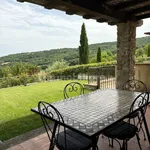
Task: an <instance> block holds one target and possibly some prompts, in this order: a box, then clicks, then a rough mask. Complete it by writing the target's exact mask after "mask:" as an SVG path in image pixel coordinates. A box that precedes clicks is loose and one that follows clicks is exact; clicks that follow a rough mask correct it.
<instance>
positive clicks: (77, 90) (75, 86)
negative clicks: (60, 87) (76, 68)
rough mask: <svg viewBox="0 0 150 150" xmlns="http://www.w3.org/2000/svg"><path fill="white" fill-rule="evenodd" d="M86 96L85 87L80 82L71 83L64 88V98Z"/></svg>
mask: <svg viewBox="0 0 150 150" xmlns="http://www.w3.org/2000/svg"><path fill="white" fill-rule="evenodd" d="M81 94H84V87H83V85H82V84H80V83H79V82H70V83H68V84H67V85H66V86H65V87H64V98H65V99H66V98H69V97H72V96H74V95H81Z"/></svg>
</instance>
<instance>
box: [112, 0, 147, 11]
mask: <svg viewBox="0 0 150 150" xmlns="http://www.w3.org/2000/svg"><path fill="white" fill-rule="evenodd" d="M143 3H145V1H143V0H132V1H126V2H124V3H121V4H119V5H117V6H115V7H114V8H115V9H117V10H121V9H127V8H129V7H134V6H136V5H139V4H143Z"/></svg>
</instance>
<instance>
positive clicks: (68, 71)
mask: <svg viewBox="0 0 150 150" xmlns="http://www.w3.org/2000/svg"><path fill="white" fill-rule="evenodd" d="M115 64H116V61H112V62H101V63H92V64H84V65H75V66H70V67H67V68H64V69H59V70H54V71H51V72H49V73H48V74H47V78H49V77H50V76H51V77H52V78H53V79H57V78H62V77H67V78H68V77H70V78H74V77H75V76H76V77H77V75H78V74H80V73H88V70H89V68H90V67H100V66H112V65H115Z"/></svg>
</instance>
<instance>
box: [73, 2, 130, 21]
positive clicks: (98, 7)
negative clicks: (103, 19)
mask: <svg viewBox="0 0 150 150" xmlns="http://www.w3.org/2000/svg"><path fill="white" fill-rule="evenodd" d="M72 4H74V5H77V6H80V7H83V8H86V9H89V10H91V11H95V12H97V13H100V14H103V15H105V16H109V17H111V18H114V19H115V20H118V21H126V20H127V19H130V16H131V15H129V14H128V13H125V12H121V11H116V10H114V9H113V8H111V7H109V6H108V5H105V3H104V2H103V3H102V2H101V4H99V2H98V3H96V2H95V3H94V2H93V1H86V0H82V1H81V0H72ZM102 4H103V5H102Z"/></svg>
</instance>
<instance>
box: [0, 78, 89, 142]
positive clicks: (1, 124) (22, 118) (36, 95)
mask: <svg viewBox="0 0 150 150" xmlns="http://www.w3.org/2000/svg"><path fill="white" fill-rule="evenodd" d="M68 82H70V81H53V82H44V83H36V84H31V85H28V86H18V87H11V88H5V89H0V140H1V141H5V140H7V139H10V138H12V137H15V136H17V135H20V134H23V133H25V132H28V131H30V130H33V129H36V128H38V127H41V126H42V123H41V119H40V116H39V115H36V114H34V113H33V112H31V111H30V109H31V108H34V107H36V106H37V104H38V102H39V101H40V100H44V101H47V102H50V103H51V102H54V101H58V100H61V99H63V88H64V86H65V85H66V84H67V83H68ZM79 82H80V83H86V81H79Z"/></svg>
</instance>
